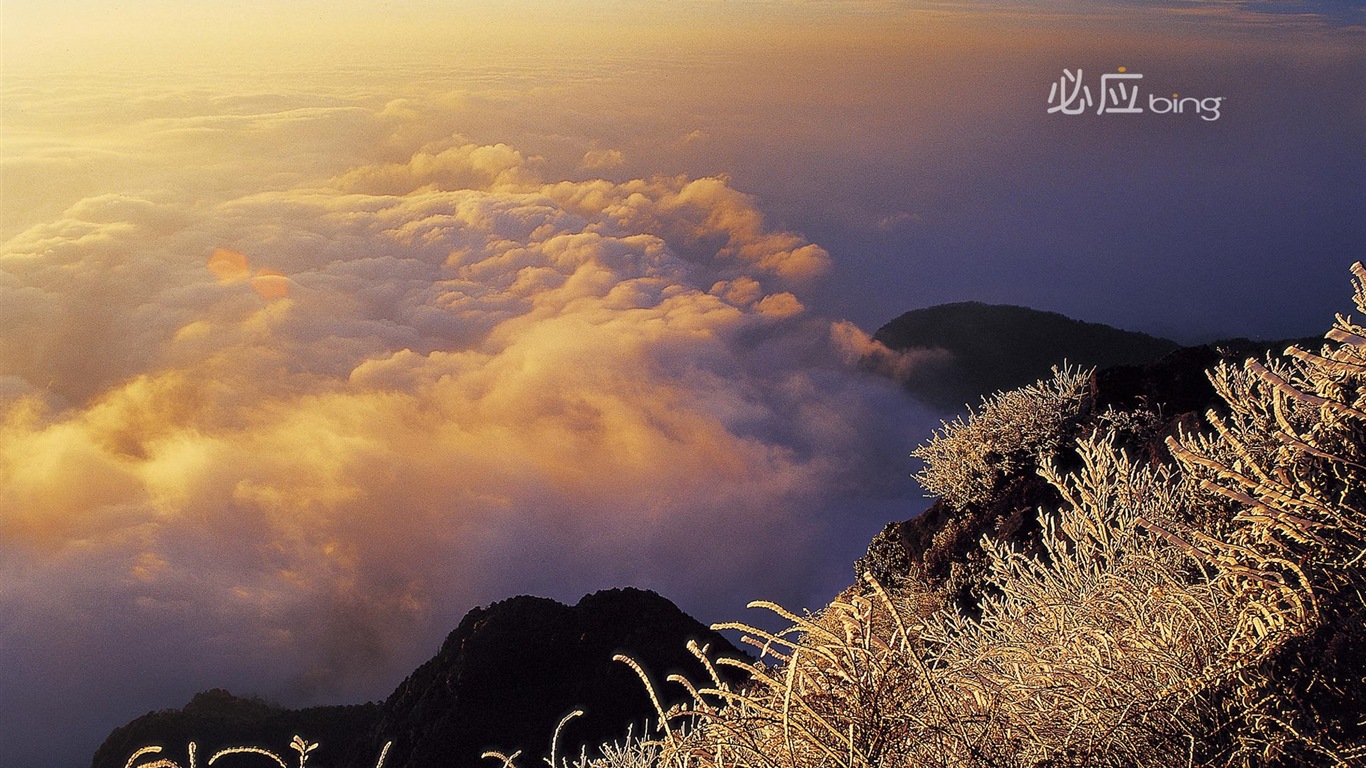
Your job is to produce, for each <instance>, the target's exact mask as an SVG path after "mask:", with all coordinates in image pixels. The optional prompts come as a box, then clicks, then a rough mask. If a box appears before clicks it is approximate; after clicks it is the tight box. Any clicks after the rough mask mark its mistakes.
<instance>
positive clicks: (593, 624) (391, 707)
mask: <svg viewBox="0 0 1366 768" xmlns="http://www.w3.org/2000/svg"><path fill="white" fill-rule="evenodd" d="M689 640H696V641H697V642H698V643H699V644H700V645H709V646H710V647H711V655H712V657H713V658H715V657H716V656H732V657H740V656H743V654H741V653H740V652H739V651H738V650H736V648H735V646H733V645H732V644H731V643H730V642H729V641H727V640H726V639H725V638H724V637H722V636H721V635H720V634H717V633H716V632H713V631H712V630H710V629H709V628H707V627H706V626H704V625H703V624H701V623H700V622H698V621H697V620H696V619H694V618H692V617H691V616H689V615H687V614H686V613H684V612H683V611H682V610H680V609H679V608H678V606H676V605H674V604H673V603H672V602H670V601H669V600H667V599H665V598H663V597H661V596H660V595H658V594H656V593H654V592H650V591H646V590H641V589H632V588H625V589H609V590H604V591H601V592H594V593H593V594H590V595H586V596H584V597H583V598H582V599H580V600H579V601H578V603H576V604H575V605H572V606H569V605H565V604H563V603H559V602H556V601H554V600H550V599H547V598H543V597H531V596H527V595H522V596H519V597H513V598H508V599H506V600H500V601H498V602H496V603H493V604H491V605H488V606H485V607H479V608H475V609H473V610H471V611H470V612H469V613H467V614H466V615H465V616H464V618H463V619H461V621H460V623H459V625H458V626H456V628H455V629H454V630H453V631H452V632H451V633H450V634H449V635H448V636H447V637H446V639H445V641H444V642H443V643H442V644H441V649H440V650H439V651H438V652H437V654H436V656H434V657H432V658H431V659H430V660H428V661H427V662H425V663H424V664H422V665H421V666H420V667H418V668H417V669H416V670H414V671H413V673H412V674H411V675H409V676H408V678H407V679H405V680H404V681H403V682H402V683H401V684H399V686H398V687H397V688H396V689H395V690H394V692H393V693H392V694H391V695H390V696H389V698H388V699H387V700H386V701H385V702H384V703H383V704H382V705H381V704H363V705H357V706H350V707H313V708H310V709H299V710H291V709H285V708H282V707H279V706H276V705H274V704H271V703H269V702H266V701H264V700H262V699H259V698H243V697H240V696H235V695H233V694H232V693H230V692H228V691H226V690H224V689H221V688H215V689H213V690H209V691H204V692H202V693H198V694H196V695H195V696H194V698H193V699H191V700H190V702H189V703H188V704H186V705H185V706H184V707H183V708H181V709H167V710H162V711H160V712H151V713H148V714H146V715H144V716H142V717H140V718H138V719H136V720H134V721H132V722H131V723H129V724H128V725H125V726H123V727H122V728H119V729H117V730H115V731H114V732H113V733H112V734H111V735H110V736H109V738H108V739H106V741H105V743H104V744H103V745H102V746H101V747H100V749H99V751H98V752H97V753H96V754H95V758H94V760H93V761H92V765H93V766H94V768H106V767H108V768H118V767H119V766H123V765H125V763H126V761H127V760H128V757H129V756H130V755H132V754H133V753H134V752H135V751H137V750H138V749H140V748H142V747H144V746H161V747H164V748H166V750H167V754H168V755H172V756H175V755H184V754H185V750H186V749H187V746H188V744H189V742H191V741H193V742H195V743H196V744H197V745H198V747H199V751H200V752H201V753H208V754H212V753H213V752H214V751H217V750H219V749H223V748H227V747H236V746H254V747H260V748H263V749H268V750H271V751H273V752H275V753H277V754H280V753H283V752H286V751H288V745H289V743H290V741H291V740H292V739H293V738H294V736H295V735H296V734H297V735H299V736H302V737H303V738H305V739H308V740H309V741H312V742H316V743H318V744H320V747H319V752H318V755H319V756H320V758H322V759H324V760H325V761H326V764H328V765H332V766H337V767H338V768H345V767H346V766H352V767H353V768H373V766H374V764H375V763H374V761H375V756H376V755H378V754H379V750H380V749H381V748H383V746H384V744H385V743H386V742H391V741H392V742H393V746H392V748H391V750H390V752H389V754H388V757H387V759H386V765H392V766H404V767H405V768H425V767H426V766H441V767H442V768H449V767H450V766H456V767H459V766H475V765H482V764H483V761H481V760H480V755H481V754H482V753H483V752H485V751H487V750H490V749H497V750H506V751H507V752H511V751H514V750H518V749H521V750H525V752H526V754H528V755H536V754H539V753H541V752H544V751H546V750H547V749H548V748H549V746H550V738H551V734H552V733H553V732H554V729H555V726H556V725H557V724H558V723H559V722H560V719H561V718H562V717H564V715H565V714H567V713H569V712H571V711H573V710H574V709H581V710H583V711H584V713H585V714H584V715H583V716H582V717H579V718H576V719H575V720H574V721H573V722H572V723H571V724H570V725H569V726H568V727H567V728H566V729H565V732H564V734H563V736H562V739H561V743H560V747H561V750H562V753H563V754H577V753H578V751H579V749H580V747H586V748H588V749H590V750H591V749H594V748H596V747H597V746H598V745H600V744H602V743H603V742H606V741H614V740H617V739H620V738H621V737H623V736H624V735H625V734H626V729H627V726H628V725H630V724H634V725H635V732H636V733H640V732H641V728H642V725H643V724H644V723H645V722H647V721H650V722H653V720H654V718H655V714H654V707H653V705H651V704H650V701H649V698H648V696H647V695H646V692H645V689H644V688H643V687H642V686H641V683H640V680H639V679H638V678H637V677H636V676H635V673H634V672H633V671H632V670H630V669H629V668H627V667H626V666H625V665H623V664H621V663H619V662H615V661H613V660H612V657H613V656H615V655H616V654H619V653H621V654H626V655H628V656H630V657H631V658H633V659H635V660H636V661H637V662H639V663H640V665H641V666H642V667H643V668H644V669H646V670H647V671H649V672H650V674H651V675H652V676H653V677H654V678H655V679H656V680H663V679H664V678H665V677H666V676H667V675H669V674H671V673H674V672H683V673H685V674H687V675H688V676H690V677H693V678H696V677H697V676H698V673H699V672H700V671H701V665H700V664H699V663H698V662H697V661H696V659H694V658H693V656H692V654H691V653H689V652H688V650H687V642H688V641H689ZM672 687H673V686H671V688H672ZM671 693H672V691H670V690H667V689H665V690H661V691H660V695H661V697H662V698H663V699H664V700H665V701H666V702H667V701H669V695H670V694H671ZM680 693H681V692H680ZM524 762H527V763H530V762H535V760H534V759H529V760H527V761H524Z"/></svg>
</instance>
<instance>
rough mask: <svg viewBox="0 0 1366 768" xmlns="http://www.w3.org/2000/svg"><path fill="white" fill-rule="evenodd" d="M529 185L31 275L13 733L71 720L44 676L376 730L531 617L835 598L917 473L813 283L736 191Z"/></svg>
mask: <svg viewBox="0 0 1366 768" xmlns="http://www.w3.org/2000/svg"><path fill="white" fill-rule="evenodd" d="M386 109H387V110H388V111H390V112H392V110H391V109H389V108H386ZM330 114H331V113H327V115H322V114H320V115H314V116H313V117H314V118H315V119H329V118H328V115H330ZM301 119H307V116H305V117H304V118H301ZM246 122H247V123H250V122H251V121H246ZM357 123H358V124H361V125H363V124H365V123H366V121H364V120H359V121H357ZM295 129H298V128H297V126H296V127H294V128H292V129H291V130H295ZM343 141H350V138H345V137H344V138H343ZM540 166H541V163H540V161H539V160H537V159H535V158H530V157H527V156H526V155H524V154H523V153H522V152H520V151H519V150H517V149H515V148H513V147H511V146H508V145H504V144H476V143H473V142H469V141H467V140H464V139H463V138H461V137H459V136H453V137H449V138H447V139H441V140H436V141H427V142H424V143H423V144H422V145H421V146H419V147H418V148H417V149H416V150H414V151H413V152H412V154H411V155H409V157H408V158H407V159H406V160H389V159H383V158H377V159H373V160H372V161H370V162H363V163H360V164H357V165H355V166H353V167H351V168H349V169H342V170H340V171H339V172H335V173H330V174H328V175H326V176H324V177H323V179H324V180H323V181H317V182H315V183H313V184H308V185H294V186H285V187H282V188H266V189H262V190H259V191H255V192H251V193H247V194H228V195H225V196H224V197H223V198H222V199H221V200H218V201H215V202H212V203H206V202H205V201H204V200H188V201H181V200H176V199H172V198H169V197H166V196H156V195H144V196H139V195H131V194H112V195H111V194H104V195H98V196H93V197H88V198H86V199H83V200H81V201H79V202H77V203H76V204H74V205H71V206H69V207H68V208H67V209H66V210H65V212H64V213H63V214H62V215H61V216H60V217H58V218H56V219H54V220H51V221H49V222H46V223H41V224H38V225H36V226H32V227H30V228H28V229H26V230H24V231H22V232H20V233H19V234H17V235H16V236H15V237H13V238H12V239H11V240H10V241H9V242H8V243H7V244H6V246H5V249H4V251H3V255H0V326H2V327H4V328H6V331H5V333H4V335H3V337H0V344H2V345H3V346H0V364H2V365H3V367H2V368H0V373H3V377H0V509H4V510H5V513H4V515H3V516H0V548H3V550H4V552H5V557H4V558H3V560H0V581H2V582H3V583H4V584H5V585H6V586H5V587H4V589H3V591H0V610H3V611H4V613H5V614H6V615H7V616H9V617H14V620H13V621H8V620H7V622H6V626H5V628H3V629H0V648H4V649H6V650H4V651H3V652H0V653H2V654H3V656H4V658H3V663H4V664H5V665H6V668H12V669H16V670H18V671H17V672H16V675H17V678H16V679H17V680H18V681H19V683H18V686H19V687H18V688H15V687H14V686H10V687H9V691H8V692H7V693H6V694H4V695H5V696H6V697H7V699H6V700H3V701H0V706H3V708H4V709H5V710H6V711H10V710H15V709H25V710H26V711H28V712H29V713H30V714H29V715H25V717H32V716H33V715H32V714H31V713H32V712H50V711H51V701H49V700H48V699H46V698H43V696H41V695H37V694H34V693H32V691H33V690H35V686H37V685H38V682H37V681H39V680H43V679H45V676H50V675H53V674H56V672H57V671H58V670H64V674H63V676H61V679H60V680H58V681H57V682H55V683H53V684H51V685H50V687H49V688H48V689H47V690H49V692H50V694H51V696H53V697H61V696H65V697H77V698H79V697H103V698H105V699H108V700H111V701H120V700H131V701H136V702H139V703H141V702H145V701H146V700H147V697H148V696H150V693H148V692H149V691H162V690H168V689H176V690H181V689H188V690H193V689H194V688H196V687H206V686H210V685H221V684H230V685H236V686H239V687H240V686H242V685H246V686H247V687H248V688H255V689H256V690H258V691H262V692H265V693H268V694H270V695H274V696H279V697H283V698H286V699H288V700H290V701H310V700H318V699H324V700H327V699H333V700H335V699H336V698H337V697H345V696H355V695H367V696H374V695H380V694H382V693H383V692H384V691H385V690H386V689H387V687H388V686H391V685H392V684H393V682H394V681H395V679H396V676H397V675H398V674H399V673H401V672H402V671H403V669H404V667H405V666H406V665H411V664H412V663H414V662H415V661H417V660H419V659H420V658H421V657H422V655H423V654H425V653H427V652H429V651H430V647H431V644H432V642H433V638H434V637H437V636H439V635H440V633H442V632H444V631H445V630H446V629H449V627H450V626H453V624H454V622H455V621H456V620H457V619H458V617H459V615H460V614H462V613H463V612H464V611H465V610H467V609H468V608H470V607H472V606H473V605H475V604H477V603H480V602H487V601H489V600H492V599H497V598H501V597H504V596H507V595H509V594H514V593H517V592H522V591H530V592H540V593H548V594H552V595H555V596H558V597H562V598H572V597H575V596H577V594H579V593H581V592H583V591H587V590H589V589H593V588H599V587H605V586H610V585H616V584H625V583H629V584H637V585H641V586H647V587H655V588H659V589H661V590H664V591H665V592H666V593H668V594H670V595H671V596H674V597H676V598H677V599H679V600H680V602H682V603H683V604H684V605H686V606H689V607H693V608H694V609H699V608H700V609H704V610H713V611H719V610H721V608H722V607H723V606H724V607H729V608H730V609H738V607H739V605H740V604H742V603H743V602H744V600H746V599H749V598H753V597H757V596H759V595H760V594H763V595H765V596H777V597H780V598H781V597H783V596H784V595H786V596H787V597H789V598H792V599H795V600H801V599H804V598H805V597H806V596H808V595H810V594H811V593H812V592H813V591H818V590H819V589H823V588H825V587H826V586H827V584H826V583H825V581H828V580H830V579H832V578H836V579H838V578H843V571H844V570H845V569H846V568H847V562H838V563H836V562H831V561H829V558H827V557H825V556H824V555H823V553H824V552H826V551H828V550H829V547H828V542H826V541H824V537H825V536H827V535H829V533H830V527H829V526H830V523H829V521H828V519H827V516H828V515H829V514H830V512H831V510H832V509H834V508H837V507H839V506H841V505H843V504H848V503H850V500H851V499H857V498H861V497H863V496H867V495H873V496H876V495H879V494H886V493H890V492H891V491H889V489H890V488H892V487H893V486H895V485H896V483H897V482H899V481H898V480H897V479H896V478H897V477H898V475H904V472H900V471H899V470H898V468H897V467H896V465H895V461H896V459H897V458H898V457H899V456H901V455H903V454H904V453H905V448H904V447H903V446H902V444H901V443H902V441H904V440H905V439H906V435H904V434H901V433H900V430H899V426H900V425H902V424H904V420H901V421H899V420H898V419H890V420H889V419H887V418H886V414H885V411H884V412H883V413H879V410H880V409H881V406H879V404H881V405H882V406H885V405H886V404H887V403H889V402H893V401H894V399H895V398H897V397H899V395H898V394H897V393H896V392H895V390H894V388H893V387H892V386H891V385H890V384H888V383H886V382H885V381H882V380H880V379H879V378H877V377H874V376H869V375H865V374H863V373H861V372H859V371H858V370H857V369H856V368H855V367H854V366H851V365H849V361H848V360H847V359H846V358H845V356H844V355H845V350H844V347H842V346H841V344H840V343H837V342H836V341H832V338H831V323H830V322H829V321H828V320H823V319H820V318H817V317H812V316H810V313H809V312H808V311H807V309H806V307H805V306H804V304H803V302H802V301H801V299H799V298H798V296H799V294H800V293H801V292H802V291H803V290H805V288H806V287H807V286H809V285H810V284H811V282H812V281H813V280H815V279H817V278H819V276H820V275H822V274H823V273H824V272H825V271H826V270H827V269H828V268H829V265H830V258H829V256H828V254H826V253H825V251H824V250H822V249H821V248H820V247H819V246H816V245H814V244H812V243H810V242H808V241H806V240H805V239H804V238H803V237H801V236H800V235H797V234H795V233H791V232H784V231H777V230H773V229H771V228H769V227H768V226H767V225H766V223H765V221H764V218H763V216H762V215H761V214H760V213H759V211H758V209H757V207H756V206H755V204H754V201H753V199H752V198H750V197H749V196H748V195H745V194H743V193H741V192H739V191H737V190H735V189H734V188H733V187H732V186H731V185H730V184H729V182H728V181H727V180H726V179H725V178H721V177H710V178H708V177H703V178H688V177H682V176H661V177H652V178H640V179H632V180H628V181H625V182H621V183H614V182H609V181H604V180H588V181H552V182H547V181H545V180H543V179H542V178H541V177H540ZM870 446H873V447H874V450H871V451H870V448H869V447H870ZM832 569H833V570H832ZM832 573H833V574H837V575H835V576H832ZM737 585H747V586H746V587H744V588H741V589H739V590H737ZM745 590H752V592H748V591H745ZM40 649H42V650H41V651H40ZM158 681H160V682H158ZM243 681H245V682H243ZM136 691H142V692H143V693H141V694H138V693H135V692H136ZM30 696H38V700H37V701H36V703H29V704H25V703H23V702H25V701H27V697H30ZM156 703H157V704H158V705H160V706H165V705H169V704H173V703H176V700H175V699H172V700H170V701H165V700H162V699H157V700H156ZM140 705H141V706H142V708H147V707H146V705H145V704H140ZM130 706H133V705H130ZM136 713H137V711H136V710H135V711H133V712H131V713H129V714H136ZM16 722H17V721H16ZM110 724H112V723H106V724H105V725H106V726H107V725H110ZM90 727H91V729H92V730H94V729H97V728H98V727H99V726H98V725H93V726H90Z"/></svg>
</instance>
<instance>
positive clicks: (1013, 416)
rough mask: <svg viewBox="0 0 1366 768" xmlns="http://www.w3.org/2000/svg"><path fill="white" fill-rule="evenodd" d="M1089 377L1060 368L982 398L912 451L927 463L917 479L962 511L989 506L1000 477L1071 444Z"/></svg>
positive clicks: (1047, 456)
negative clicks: (1048, 376) (1045, 376)
mask: <svg viewBox="0 0 1366 768" xmlns="http://www.w3.org/2000/svg"><path fill="white" fill-rule="evenodd" d="M1090 375H1091V373H1090V371H1082V370H1073V369H1070V368H1063V369H1057V368H1055V369H1053V377H1052V378H1051V379H1046V380H1043V381H1039V382H1036V383H1034V384H1031V385H1029V386H1027V387H1021V388H1020V389H1016V390H1012V391H1010V392H1000V393H997V394H995V395H992V396H991V397H988V398H983V400H982V405H981V406H980V407H978V408H977V409H975V410H972V411H969V413H968V414H967V416H966V417H959V418H957V419H955V420H954V421H952V422H944V424H943V426H942V428H941V429H940V430H939V431H937V432H936V433H935V434H934V435H933V436H932V437H931V438H930V439H929V441H928V442H926V443H925V444H924V445H922V446H921V447H919V448H917V449H916V450H915V451H914V452H912V454H911V455H913V456H915V457H916V458H918V459H921V460H923V461H924V462H925V468H924V469H923V470H921V471H920V472H919V473H917V474H916V476H915V478H916V480H918V481H919V482H920V485H921V486H922V487H924V489H925V490H926V491H927V492H928V493H929V494H930V495H933V496H938V497H940V498H942V499H944V500H945V501H947V502H948V503H949V504H951V505H953V506H954V507H956V508H958V509H962V508H963V507H965V506H967V505H968V504H970V503H974V502H976V503H983V502H985V501H986V499H987V497H988V496H989V494H990V493H991V492H992V491H993V490H994V489H995V488H996V484H997V483H998V482H1000V480H1001V478H1003V477H1005V476H1006V475H1009V474H1010V473H1012V472H1015V471H1018V470H1019V469H1020V468H1022V467H1026V466H1030V465H1037V463H1039V461H1040V459H1041V458H1042V459H1047V458H1050V457H1051V456H1052V455H1053V453H1054V452H1055V451H1056V450H1057V449H1058V447H1059V446H1061V445H1063V444H1065V443H1066V442H1068V441H1069V439H1070V438H1071V434H1070V430H1069V429H1067V427H1068V425H1069V424H1071V423H1072V422H1074V421H1075V420H1076V419H1077V417H1078V416H1080V415H1081V414H1082V412H1083V409H1084V407H1085V404H1086V393H1087V385H1088V382H1089V381H1090Z"/></svg>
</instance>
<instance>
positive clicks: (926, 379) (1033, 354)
mask: <svg viewBox="0 0 1366 768" xmlns="http://www.w3.org/2000/svg"><path fill="white" fill-rule="evenodd" d="M873 338H874V339H875V340H877V341H880V342H882V343H883V344H885V345H886V346H887V347H889V348H891V349H894V350H897V351H910V350H942V351H944V352H947V353H948V356H946V357H940V358H936V357H931V358H929V359H928V361H927V362H924V363H921V364H919V365H917V367H916V369H915V370H914V371H913V373H912V376H911V378H910V380H909V381H907V382H906V387H907V389H908V390H910V391H911V392H912V394H914V395H916V396H917V397H919V398H920V399H922V400H925V401H927V402H929V403H931V404H933V405H936V406H939V407H942V408H958V407H961V406H963V405H964V404H965V403H967V404H972V405H976V404H977V402H979V401H980V400H981V398H982V396H983V395H989V394H991V393H993V392H996V391H998V390H1009V389H1015V388H1017V387H1020V386H1023V385H1025V384H1031V383H1033V382H1034V381H1037V380H1038V379H1040V378H1044V377H1046V376H1047V375H1048V373H1049V370H1050V369H1051V368H1052V367H1053V366H1055V365H1061V364H1062V363H1063V362H1064V361H1066V362H1067V363H1069V364H1072V365H1075V366H1082V367H1086V368H1090V367H1096V368H1106V367H1110V366H1114V365H1141V364H1143V363H1147V362H1151V361H1154V360H1157V359H1159V358H1161V357H1163V356H1164V355H1166V354H1168V353H1170V352H1172V351H1174V350H1176V349H1177V348H1178V347H1179V346H1180V345H1178V344H1177V343H1176V342H1174V341H1171V340H1169V339H1163V338H1158V337H1156V336H1149V335H1148V334H1146V333H1137V332H1134V331H1124V330H1120V329H1118V328H1112V327H1110V326H1108V325H1102V324H1100V323H1085V322H1081V321H1079V320H1073V319H1071V318H1069V317H1067V316H1065V315H1060V314H1058V313H1056V312H1041V311H1039V310H1035V309H1029V308H1027V307H1015V306H1008V305H998V304H982V303H980V302H976V301H967V302H960V303H956V304H940V305H938V306H934V307H927V308H925V309H916V310H912V311H910V312H907V313H906V314H904V315H901V316H900V317H898V318H896V319H895V320H893V321H891V322H889V323H887V324H886V325H884V326H882V327H881V328H880V329H878V331H877V333H875V334H874V335H873Z"/></svg>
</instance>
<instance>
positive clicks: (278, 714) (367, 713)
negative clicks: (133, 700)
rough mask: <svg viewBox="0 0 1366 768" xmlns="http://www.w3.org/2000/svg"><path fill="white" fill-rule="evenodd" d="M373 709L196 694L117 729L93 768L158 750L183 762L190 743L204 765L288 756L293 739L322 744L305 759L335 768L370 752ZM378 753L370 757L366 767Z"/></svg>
mask: <svg viewBox="0 0 1366 768" xmlns="http://www.w3.org/2000/svg"><path fill="white" fill-rule="evenodd" d="M379 714H380V709H379V705H378V704H357V705H354V706H340V707H310V708H308V709H285V708H283V707H279V706H276V705H273V704H268V703H266V702H264V701H261V700H260V699H244V698H241V697H238V696H233V695H232V694H231V693H228V692H227V691H225V690H222V689H214V690H212V691H205V692H203V693H198V694H195V697H194V698H193V699H191V700H190V703H188V704H186V705H185V706H184V708H182V709H165V710H161V711H160V712H150V713H148V714H146V715H143V716H142V717H139V718H137V719H136V720H134V721H132V722H130V723H128V724H127V725H125V726H123V727H121V728H118V729H116V730H115V731H114V732H113V733H111V734H109V738H107V739H105V741H104V744H102V745H100V748H99V749H98V750H97V751H96V752H95V757H94V759H93V760H92V761H91V765H92V766H95V768H105V766H108V767H109V768H123V766H124V765H126V764H127V762H128V758H129V757H130V756H131V755H132V754H133V753H134V752H136V751H137V750H139V749H141V748H143V747H146V746H159V747H163V748H164V750H165V751H164V752H163V753H162V754H161V755H160V756H159V757H166V758H168V759H171V760H174V761H175V762H176V763H178V764H180V765H188V763H187V762H186V760H187V755H186V750H187V749H188V745H189V743H190V742H192V741H193V742H195V744H196V746H197V747H198V753H199V755H201V757H200V759H199V760H198V764H199V765H203V764H204V763H205V761H207V760H208V759H209V758H210V757H211V756H212V755H213V754H214V753H215V752H217V751H218V750H220V749H225V748H228V747H236V746H243V745H253V746H260V747H264V748H268V749H271V750H273V751H275V752H276V753H277V754H282V755H292V754H293V753H292V752H290V751H289V742H290V740H291V739H292V738H294V736H295V734H301V735H303V736H304V737H305V738H307V739H308V740H309V741H312V742H318V743H320V744H321V746H320V747H318V750H317V751H316V752H314V754H312V755H310V758H317V759H318V761H319V762H322V761H326V762H327V763H329V764H333V765H335V764H337V763H338V762H340V761H341V760H342V759H343V758H344V756H348V755H350V754H351V753H353V752H356V751H364V752H369V750H370V743H369V742H370V738H369V735H368V734H369V733H370V731H371V730H372V729H373V728H374V725H375V723H376V722H377V721H378V720H379ZM377 754H378V753H375V754H374V755H371V756H370V759H371V765H373V761H374V759H375V757H376V755H377Z"/></svg>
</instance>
